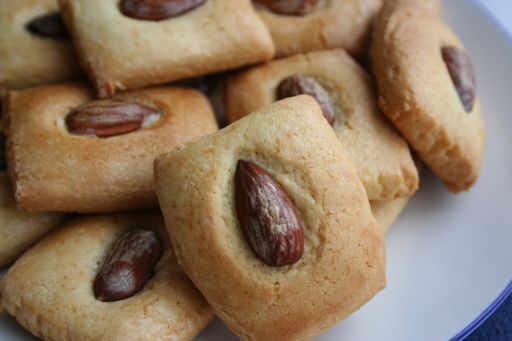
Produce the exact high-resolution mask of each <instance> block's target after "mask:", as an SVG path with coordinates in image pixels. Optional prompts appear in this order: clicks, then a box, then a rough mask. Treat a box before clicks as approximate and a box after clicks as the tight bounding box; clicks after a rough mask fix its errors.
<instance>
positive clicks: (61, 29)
mask: <svg viewBox="0 0 512 341" xmlns="http://www.w3.org/2000/svg"><path fill="white" fill-rule="evenodd" d="M26 28H27V30H28V31H29V32H30V33H32V34H35V35H37V36H40V37H42V38H52V39H69V32H68V30H67V28H66V25H64V21H63V20H62V16H61V15H60V13H58V12H53V13H50V14H45V15H42V16H39V17H36V18H34V19H32V20H31V21H30V22H29V23H28V24H27V26H26Z"/></svg>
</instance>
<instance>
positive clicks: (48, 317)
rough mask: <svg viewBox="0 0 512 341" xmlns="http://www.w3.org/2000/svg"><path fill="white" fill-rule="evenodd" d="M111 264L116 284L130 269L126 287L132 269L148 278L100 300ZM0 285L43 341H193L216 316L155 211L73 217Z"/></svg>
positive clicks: (13, 310)
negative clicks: (185, 269) (101, 283)
mask: <svg viewBox="0 0 512 341" xmlns="http://www.w3.org/2000/svg"><path fill="white" fill-rule="evenodd" d="M150 256H151V257H150ZM148 258H151V262H147V259H148ZM118 259H122V261H120V260H118ZM130 262H131V263H130ZM109 264H110V265H112V266H111V267H110V268H109V267H108V265H109ZM106 268H108V269H109V270H110V273H109V275H110V277H109V281H110V284H111V285H114V284H115V283H116V281H119V280H120V279H119V276H118V275H120V274H123V275H126V277H125V278H124V281H123V282H122V283H121V284H123V285H121V286H120V287H123V288H124V287H126V286H127V283H128V284H131V281H132V280H133V278H134V277H130V276H128V275H132V274H133V271H134V269H137V270H136V271H137V272H135V275H134V276H135V278H138V277H140V274H141V273H142V272H145V273H146V274H147V275H149V278H147V276H146V277H145V278H144V281H141V284H142V286H141V287H139V288H138V290H136V291H135V292H131V293H130V296H128V297H123V298H122V299H119V300H117V301H115V302H110V301H107V300H105V299H103V300H101V299H102V297H98V285H97V284H98V282H99V281H101V279H103V277H101V276H102V271H104V270H105V269H106ZM0 289H1V293H2V298H1V299H2V304H3V306H4V308H5V309H6V310H7V312H8V313H9V314H11V315H13V316H15V317H16V320H17V321H18V322H19V323H20V324H21V325H22V326H23V327H24V328H26V329H28V330H29V331H30V332H31V333H32V334H34V335H35V336H37V337H40V338H43V339H46V340H55V341H61V340H62V341H65V340H148V341H149V340H191V339H192V338H193V337H194V336H195V335H197V334H198V333H199V332H200V331H201V330H202V329H203V328H204V327H205V326H206V325H207V324H208V323H209V322H210V321H211V320H212V318H213V314H212V310H211V308H210V307H209V306H208V304H207V303H206V301H205V300H204V298H203V297H202V296H201V294H200V293H199V291H198V290H197V289H196V288H195V287H194V286H193V284H192V282H191V281H190V280H189V279H188V278H187V276H186V275H185V273H184V272H183V270H182V269H181V267H180V266H179V265H178V263H177V262H176V259H175V256H174V252H173V250H172V248H171V246H170V244H169V242H168V239H167V236H166V233H165V227H164V224H163V220H162V218H161V216H160V214H158V213H141V214H125V215H103V216H90V217H81V218H75V219H73V220H71V221H69V222H68V223H66V224H65V225H64V226H62V227H61V228H59V229H58V230H57V231H55V232H53V233H52V234H51V235H49V236H47V237H46V238H44V239H43V240H42V241H40V242H39V243H38V244H36V245H35V246H34V247H33V248H31V249H30V250H29V251H28V252H27V253H25V254H24V255H23V256H22V257H21V258H20V259H19V260H18V261H17V262H16V263H15V264H14V265H13V266H12V267H11V268H10V269H9V271H8V272H7V275H6V276H5V277H4V279H3V280H2V282H1V285H0ZM111 290H112V288H111ZM116 290H117V291H118V292H119V291H120V289H119V287H117V289H116ZM104 291H105V289H104V288H103V292H101V291H100V293H102V294H103V293H105V292H104Z"/></svg>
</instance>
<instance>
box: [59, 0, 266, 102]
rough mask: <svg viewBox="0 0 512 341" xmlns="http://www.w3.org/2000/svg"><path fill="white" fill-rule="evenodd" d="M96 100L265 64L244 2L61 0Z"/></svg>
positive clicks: (257, 28)
mask: <svg viewBox="0 0 512 341" xmlns="http://www.w3.org/2000/svg"><path fill="white" fill-rule="evenodd" d="M59 3H60V6H61V9H62V12H63V15H64V19H65V20H66V23H67V24H68V27H69V28H70V30H71V35H72V36H73V40H74V44H75V47H76V49H77V51H78V53H79V57H80V61H81V64H82V66H83V68H84V69H85V71H86V72H87V73H88V75H89V78H90V79H91V81H92V82H93V84H94V85H95V87H96V90H97V93H98V95H99V96H100V97H105V96H108V95H111V94H114V93H115V92H117V91H119V90H126V89H137V88H140V87H143V86H147V85H150V84H159V83H166V82H169V81H173V80H178V79H184V78H189V77H194V76H198V75H204V74H207V73H212V72H216V71H222V70H227V69H233V68H237V67H240V66H243V65H247V64H252V63H257V62H260V61H265V60H269V59H271V58H272V56H273V54H274V45H273V43H272V38H271V37H270V34H269V32H268V30H267V28H266V27H265V25H264V24H263V22H262V21H261V19H260V18H259V17H258V15H257V14H256V13H255V12H254V10H253V9H252V5H251V2H250V0H237V1H224V0H195V1H191V0H189V1H171V0H167V1H149V0H142V1H134V0H122V1H119V0H59Z"/></svg>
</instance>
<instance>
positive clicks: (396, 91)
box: [0, 0, 484, 340]
mask: <svg viewBox="0 0 512 341" xmlns="http://www.w3.org/2000/svg"><path fill="white" fill-rule="evenodd" d="M440 14H441V4H440V2H439V0H430V1H423V0H253V1H250V0H236V1H231V0H59V1H58V2H57V1H56V0H17V1H12V0H0V32H2V33H1V34H0V98H1V101H2V131H3V133H4V135H5V139H2V140H1V141H0V142H2V144H5V147H4V146H3V145H2V146H1V150H2V152H3V151H4V149H5V155H3V154H2V160H0V161H1V162H0V166H2V169H3V170H2V172H1V173H0V198H1V200H2V203H3V204H2V206H1V207H0V222H2V224H0V265H2V266H6V265H10V264H13V265H12V266H11V267H10V269H9V270H8V272H7V274H6V275H5V276H4V278H3V279H2V280H1V284H0V292H1V302H2V305H3V307H4V309H5V310H6V311H7V312H8V313H9V314H11V315H13V316H15V317H16V319H17V321H18V322H19V323H20V324H21V325H22V326H23V327H24V328H26V329H27V330H29V331H30V332H31V333H32V334H34V335H35V336H38V337H40V338H43V339H49V340H167V339H171V340H190V339H193V338H194V337H195V336H196V335H197V334H198V333H199V332H201V330H203V329H204V328H205V327H206V326H207V325H208V324H209V322H210V321H211V320H212V318H213V316H214V315H216V316H218V317H219V318H220V319H222V321H223V322H224V323H225V324H226V326H227V327H228V328H229V329H230V330H231V331H232V332H234V333H235V334H236V335H237V336H238V337H240V338H241V339H243V340H306V339H310V338H312V337H313V336H315V335H318V334H320V333H322V332H323V331H324V330H326V329H328V328H329V327H331V326H333V325H334V324H336V323H338V322H339V321H341V320H343V319H344V318H346V317H347V316H349V315H350V314H351V313H353V312H354V311H355V310H357V309H358V308H360V307H361V306H362V305H364V304H365V303H366V302H367V301H369V300H370V299H371V298H372V297H373V296H374V295H375V294H376V293H377V292H379V291H380V290H382V289H383V288H384V287H385V285H386V276H385V265H386V255H385V245H384V233H385V231H386V230H387V229H388V228H389V227H390V226H391V225H392V224H393V222H394V221H395V219H396V218H397V217H398V215H399V214H400V212H401V211H402V210H403V208H404V207H405V205H406V203H407V201H408V199H409V198H410V197H411V196H412V195H413V194H414V193H415V192H416V190H417V189H418V184H419V175H418V167H419V165H420V164H421V163H422V162H424V163H425V164H426V166H428V167H429V168H430V169H431V170H432V171H433V172H434V173H435V174H436V175H437V176H438V177H439V178H440V179H441V180H442V181H443V182H444V183H445V184H446V187H447V188H448V190H450V191H452V192H459V191H466V190H469V189H470V187H471V186H472V185H473V184H474V183H475V181H476V180H477V178H478V174H479V170H480V167H481V164H482V158H483V152H484V128H483V123H482V117H481V114H480V105H479V101H478V97H477V95H476V82H475V77H474V70H473V67H472V65H471V61H470V58H469V56H468V54H467V52H466V51H465V50H464V47H463V46H462V44H461V42H460V41H459V40H458V38H457V37H456V35H455V34H454V33H453V32H452V31H451V30H450V28H449V27H448V26H447V25H446V23H444V22H443V20H442V19H441V17H440ZM219 126H220V127H223V128H222V129H220V130H219ZM224 126H225V127H224ZM410 148H412V150H413V151H414V157H413V154H412V152H411V149H410ZM160 211H161V212H160ZM390 280H392V279H390ZM0 332H1V331H0Z"/></svg>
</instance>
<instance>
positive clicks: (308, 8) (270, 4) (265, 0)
mask: <svg viewBox="0 0 512 341" xmlns="http://www.w3.org/2000/svg"><path fill="white" fill-rule="evenodd" d="M321 1H322V0H253V2H255V3H257V4H260V5H263V6H265V7H266V8H268V9H269V10H270V11H272V12H274V13H277V14H283V15H293V16H304V15H307V14H309V13H311V12H312V11H313V10H315V9H316V7H318V5H319V4H320V2H321Z"/></svg>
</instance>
